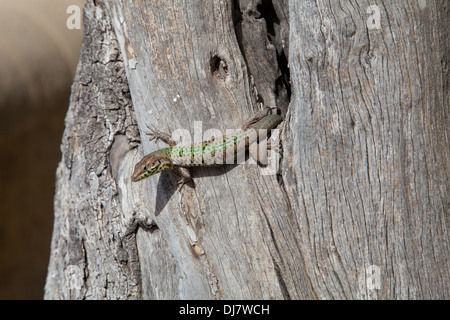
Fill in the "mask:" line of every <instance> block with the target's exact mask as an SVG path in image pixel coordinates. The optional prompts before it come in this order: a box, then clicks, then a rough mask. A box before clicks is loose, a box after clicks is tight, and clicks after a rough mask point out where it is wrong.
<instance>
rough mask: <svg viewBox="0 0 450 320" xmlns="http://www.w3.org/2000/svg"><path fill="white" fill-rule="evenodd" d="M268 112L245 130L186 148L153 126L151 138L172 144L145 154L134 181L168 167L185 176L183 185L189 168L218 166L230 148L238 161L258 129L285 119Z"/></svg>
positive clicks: (138, 165)
mask: <svg viewBox="0 0 450 320" xmlns="http://www.w3.org/2000/svg"><path fill="white" fill-rule="evenodd" d="M269 111H270V109H269V108H266V109H264V110H263V111H262V112H260V113H258V114H256V115H255V116H253V117H251V118H250V119H248V120H247V121H246V122H245V124H244V126H243V131H241V132H239V133H237V134H234V135H231V136H228V137H220V138H217V139H212V140H208V141H203V142H201V143H197V144H193V145H190V146H184V147H183V146H175V142H173V141H172V140H170V138H169V135H168V134H165V133H162V132H160V131H158V130H156V129H152V131H151V132H150V133H149V135H151V136H152V139H161V140H163V141H164V142H166V143H168V144H169V145H170V146H169V147H167V148H163V149H160V150H157V151H154V152H152V153H150V154H148V155H146V156H145V157H143V158H142V160H141V161H139V162H138V163H137V164H136V166H135V168H134V173H133V176H132V178H131V180H132V181H133V182H136V181H140V180H143V179H145V178H147V177H149V176H151V175H154V174H157V173H159V172H162V171H164V170H166V169H175V170H174V173H175V174H177V175H179V176H181V177H182V178H183V184H184V183H185V182H186V181H188V180H191V176H190V174H189V171H188V170H187V169H186V168H189V167H196V166H214V165H218V164H217V163H219V164H225V163H226V161H225V160H226V159H225V157H226V156H227V154H228V153H229V152H231V150H232V151H233V155H234V160H235V159H236V157H237V154H239V151H243V149H248V148H249V146H250V145H252V144H253V143H257V141H256V140H257V139H258V137H257V132H258V130H260V129H266V130H270V129H273V128H275V127H276V126H277V125H278V124H279V123H281V122H282V120H283V119H282V118H281V117H280V116H279V115H277V114H269ZM219 152H220V153H219ZM218 160H219V161H218Z"/></svg>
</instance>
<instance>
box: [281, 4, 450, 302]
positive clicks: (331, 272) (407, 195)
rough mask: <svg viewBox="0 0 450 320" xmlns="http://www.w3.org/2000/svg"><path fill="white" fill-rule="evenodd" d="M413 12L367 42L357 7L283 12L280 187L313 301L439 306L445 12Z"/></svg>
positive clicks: (390, 16)
mask: <svg viewBox="0 0 450 320" xmlns="http://www.w3.org/2000/svg"><path fill="white" fill-rule="evenodd" d="M419 2H420V1H419ZM419 2H409V1H408V2H407V1H405V2H403V1H401V2H400V1H387V2H382V3H381V2H377V3H376V4H377V5H378V8H379V10H380V25H381V28H380V29H379V30H377V29H368V28H367V20H368V18H369V16H370V15H369V14H367V13H366V12H367V8H368V7H369V5H370V4H372V2H370V3H369V1H358V6H355V3H353V2H348V1H339V2H338V1H335V2H326V3H325V2H322V1H317V2H315V3H312V2H310V1H291V2H290V6H291V7H290V10H289V12H290V28H291V32H290V41H289V42H290V44H289V45H290V52H289V65H290V67H291V69H290V71H291V87H292V91H293V97H292V100H291V105H290V108H289V114H288V118H287V121H286V124H287V128H286V130H285V131H284V136H283V146H284V151H285V153H284V155H285V157H284V158H283V170H282V175H283V178H284V181H285V183H286V186H287V188H288V190H289V191H290V192H289V200H290V203H291V205H292V210H293V212H295V216H296V219H297V221H298V228H299V236H300V237H299V238H298V239H297V241H299V242H300V243H301V247H302V253H303V258H304V261H305V265H306V272H307V273H308V279H309V280H310V283H311V285H312V286H313V287H314V290H315V292H316V294H317V297H318V298H344V299H354V298H377V299H443V298H447V299H448V298H449V270H450V268H449V261H450V258H449V257H450V256H449V238H448V214H449V212H448V196H449V193H448V189H449V180H448V164H449V150H450V149H449V141H448V139H447V138H446V137H447V136H448V128H449V126H448V112H449V92H448V70H447V68H446V67H445V66H446V64H447V63H448V52H449V41H448V30H449V21H450V19H449V17H448V12H449V11H448V10H449V8H448V3H445V2H441V1H436V2H434V1H426V3H425V5H424V4H423V3H422V4H420V3H419ZM444 21H445V22H444ZM441 61H442V62H443V64H442V65H441ZM442 68H444V69H442ZM372 272H375V274H372ZM377 277H378V279H379V281H380V282H379V283H372V281H373V280H376V278H377ZM378 284H379V289H378Z"/></svg>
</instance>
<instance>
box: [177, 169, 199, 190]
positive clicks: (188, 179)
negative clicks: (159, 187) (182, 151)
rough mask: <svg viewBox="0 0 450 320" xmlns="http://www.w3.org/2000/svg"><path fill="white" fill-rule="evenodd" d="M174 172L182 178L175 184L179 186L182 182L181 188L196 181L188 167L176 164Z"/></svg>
mask: <svg viewBox="0 0 450 320" xmlns="http://www.w3.org/2000/svg"><path fill="white" fill-rule="evenodd" d="M172 173H173V174H174V175H176V176H178V177H180V178H181V181H180V182H178V183H177V184H176V185H175V186H178V185H180V184H181V187H180V190H181V189H182V188H183V186H184V185H185V184H188V183H194V180H193V179H192V176H191V173H190V172H189V169H187V168H184V167H179V166H176V167H174V168H173V170H172ZM175 186H174V187H175Z"/></svg>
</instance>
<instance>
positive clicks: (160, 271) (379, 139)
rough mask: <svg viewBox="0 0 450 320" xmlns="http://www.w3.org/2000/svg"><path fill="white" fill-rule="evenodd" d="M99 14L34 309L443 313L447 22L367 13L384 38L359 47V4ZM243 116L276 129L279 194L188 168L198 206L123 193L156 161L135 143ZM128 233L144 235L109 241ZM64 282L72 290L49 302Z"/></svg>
mask: <svg viewBox="0 0 450 320" xmlns="http://www.w3.org/2000/svg"><path fill="white" fill-rule="evenodd" d="M95 4H96V5H94V4H93V3H92V2H88V4H87V6H86V17H85V18H86V24H87V28H86V29H87V31H86V32H87V33H86V35H85V38H84V47H83V51H82V57H81V60H80V69H79V72H78V76H77V78H76V79H75V81H74V87H73V95H72V100H71V109H70V111H69V114H68V116H67V120H66V127H67V128H66V133H65V136H64V140H63V161H62V163H61V165H60V168H59V171H58V183H57V184H58V189H57V191H58V192H57V195H56V200H55V204H56V210H55V216H56V217H55V231H54V237H53V242H52V252H53V254H52V259H51V262H50V267H49V277H48V280H47V287H46V297H47V298H61V297H65V298H130V297H132V298H153V299H161V298H174V299H180V298H181V299H185V298H192V299H227V298H228V299H231V298H233V299H239V298H245V299H255V298H256V299H258V298H261V299H314V298H315V299H317V298H319V299H327V298H344V299H367V298H377V299H386V298H402V299H405V298H448V297H449V281H448V280H449V277H448V276H449V268H448V267H449V246H448V243H449V241H448V234H447V225H448V212H446V210H448V205H447V200H446V199H447V198H448V187H449V186H448V170H447V163H448V160H449V154H448V152H449V148H448V140H446V139H445V137H446V136H447V134H448V126H447V124H448V123H447V122H448V119H447V118H448V117H446V115H447V114H448V90H447V89H448V79H447V69H444V70H443V69H441V63H440V61H445V62H446V61H448V47H449V43H448V31H447V30H448V19H447V20H445V19H443V17H439V16H440V15H445V12H446V10H445V7H444V5H443V4H439V3H433V4H430V3H428V4H427V5H426V6H425V7H424V8H423V7H419V6H417V5H415V6H410V4H408V3H406V2H405V3H403V2H401V3H400V2H399V3H392V4H391V3H390V4H383V3H382V4H378V6H379V8H380V12H382V14H381V16H380V17H381V29H380V30H369V29H368V28H367V24H366V22H367V19H368V17H369V14H367V13H366V10H367V8H368V7H369V3H367V2H361V3H359V6H355V4H353V3H350V2H348V3H347V2H332V3H330V2H326V3H325V2H322V1H314V2H313V1H302V2H300V1H291V2H290V3H289V7H288V4H287V2H286V1H281V0H280V1H273V2H272V1H250V0H242V1H238V0H236V1H219V0H217V1H214V0H210V1H181V0H180V1H172V2H167V1H162V0H161V1H156V0H155V1H151V2H148V1H133V2H121V1H113V0H112V1H104V2H102V1H95ZM412 16H413V17H415V19H413V20H411V19H409V17H412ZM288 18H289V21H288V20H287V19H288ZM443 20H445V21H447V22H446V23H447V24H445V23H443V24H439V23H438V21H443ZM400 24H401V27H400ZM287 34H289V37H287ZM116 39H117V40H116ZM117 48H120V49H117ZM122 60H123V62H122ZM288 60H289V68H290V69H289V70H288V69H287V61H288ZM410 61H416V62H417V63H416V64H411V63H410ZM124 70H125V73H126V78H125V73H124ZM289 74H290V77H291V82H290V83H289V81H288V79H289ZM252 77H253V79H254V81H252ZM253 82H254V85H255V87H256V88H257V91H258V93H259V97H257V98H256V97H255V94H254V92H255V90H254V88H253ZM128 86H129V92H128ZM291 91H292V97H291V96H290V95H291ZM128 94H131V98H132V101H133V110H134V113H135V115H136V121H137V125H138V128H139V133H140V137H141V138H142V141H141V145H140V146H139V148H135V146H137V143H136V142H137V141H138V139H139V138H138V133H137V132H136V131H135V130H136V123H135V120H134V113H133V111H132V110H131V102H130V100H129V96H128ZM289 99H291V100H290V104H289V105H288V102H289ZM257 100H261V101H264V102H265V104H267V105H273V104H277V105H278V106H279V107H280V108H281V109H282V113H283V114H286V121H285V125H284V128H283V133H282V151H283V154H282V155H283V156H282V159H281V162H280V165H281V170H280V172H279V173H278V174H277V175H261V172H260V169H259V168H258V167H257V166H256V165H252V164H245V165H240V166H226V167H219V168H196V169H194V170H192V174H193V177H194V181H195V189H194V188H189V187H184V188H183V189H182V190H180V191H177V190H176V189H171V186H173V185H174V184H175V183H176V180H175V179H174V178H173V177H171V176H170V175H169V174H168V173H163V174H161V175H158V176H152V177H150V178H148V179H146V180H143V181H142V182H139V183H131V181H130V176H131V173H132V170H133V167H134V164H135V163H136V162H137V161H138V160H139V159H140V157H142V156H143V155H144V154H146V153H149V152H151V151H153V150H155V149H157V148H160V147H162V146H163V143H161V142H158V143H156V145H155V143H154V142H149V141H148V140H147V139H146V138H145V133H144V131H145V130H146V124H149V125H155V126H157V127H158V128H159V129H161V130H165V131H174V130H176V129H180V128H182V129H187V130H188V131H189V132H190V133H191V134H192V133H194V122H195V121H202V128H203V130H206V129H210V128H216V129H220V130H222V132H225V131H224V129H226V128H237V127H239V126H240V123H242V121H243V119H246V118H247V117H248V116H250V115H251V114H253V113H254V112H255V110H256V104H257V103H256V102H257ZM133 215H134V216H138V217H145V218H147V219H148V221H152V222H153V223H154V226H153V227H151V228H150V229H143V228H139V229H138V230H137V235H136V238H134V236H133V235H129V236H126V237H125V240H124V241H123V242H121V241H120V238H121V237H123V236H124V235H125V234H126V232H127V230H128V231H129V230H130V228H129V226H128V224H129V222H130V221H131V219H132V217H133ZM446 219H447V220H446ZM134 239H136V245H137V247H134ZM71 265H72V266H78V268H79V269H81V270H82V271H83V276H82V278H81V279H80V280H81V286H80V289H76V288H75V289H74V288H73V287H72V288H71V290H67V289H65V287H64V273H66V274H67V273H68V271H67V270H68V266H71ZM69 269H70V268H69ZM72 269H73V267H72ZM75 269H76V268H75ZM70 270H71V269H70ZM372 280H374V281H375V282H374V283H372ZM378 280H379V282H378ZM106 284H107V285H106Z"/></svg>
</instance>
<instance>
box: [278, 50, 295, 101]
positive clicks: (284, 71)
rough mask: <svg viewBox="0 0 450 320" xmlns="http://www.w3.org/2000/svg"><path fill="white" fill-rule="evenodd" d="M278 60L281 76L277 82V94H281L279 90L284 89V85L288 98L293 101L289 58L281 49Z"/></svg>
mask: <svg viewBox="0 0 450 320" xmlns="http://www.w3.org/2000/svg"><path fill="white" fill-rule="evenodd" d="M277 61H278V67H279V68H280V72H281V76H280V77H279V78H278V79H277V80H276V81H277V83H276V92H275V95H276V96H279V90H280V89H283V87H284V88H285V89H286V93H287V96H288V99H289V101H291V74H290V71H289V65H288V59H287V57H286V55H285V54H284V51H281V53H279V52H278V51H277Z"/></svg>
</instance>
